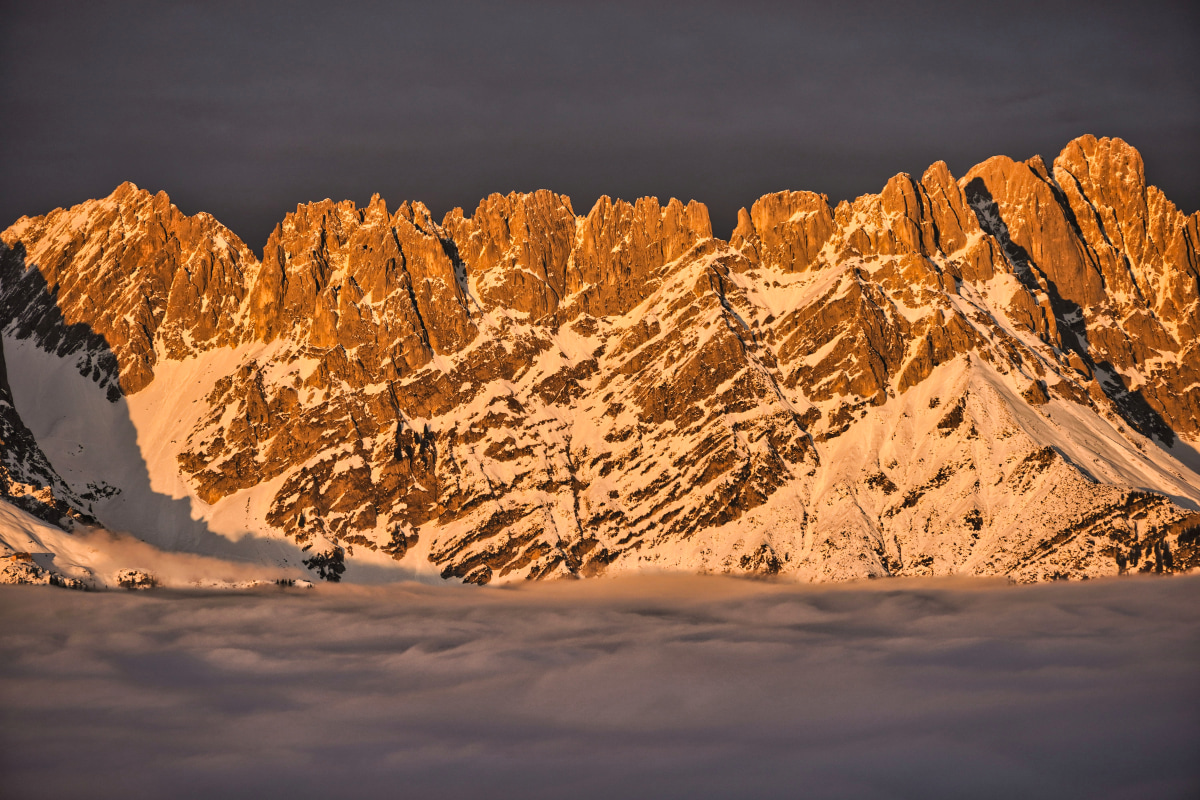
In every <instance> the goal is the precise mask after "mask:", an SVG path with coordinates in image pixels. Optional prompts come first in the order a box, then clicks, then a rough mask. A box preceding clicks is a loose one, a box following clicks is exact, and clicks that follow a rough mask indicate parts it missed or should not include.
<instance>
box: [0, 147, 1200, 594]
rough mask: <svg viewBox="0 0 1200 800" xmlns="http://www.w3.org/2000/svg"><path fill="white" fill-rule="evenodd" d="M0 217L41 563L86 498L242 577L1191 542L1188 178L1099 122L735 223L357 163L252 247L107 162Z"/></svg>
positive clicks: (1195, 486) (922, 561)
mask: <svg viewBox="0 0 1200 800" xmlns="http://www.w3.org/2000/svg"><path fill="white" fill-rule="evenodd" d="M2 238H3V246H2V249H0V325H2V327H3V335H4V338H3V352H4V358H5V365H6V369H7V387H9V388H10V389H11V399H10V400H4V399H3V398H0V422H2V423H3V424H4V425H5V426H6V427H5V428H4V436H5V454H4V468H5V470H7V471H6V472H5V473H4V482H3V483H4V491H5V493H6V494H7V498H0V503H3V502H8V501H11V502H13V503H17V504H19V505H21V508H22V509H24V511H25V512H29V513H32V514H36V515H37V516H38V517H40V518H41V519H42V520H43V521H49V522H52V523H58V524H59V525H60V526H61V527H62V528H65V529H67V530H74V531H76V533H72V534H67V533H61V534H55V535H53V536H51V535H39V536H38V537H36V538H37V543H36V544H35V543H32V540H31V539H29V534H20V533H16V532H14V531H17V529H18V528H20V525H16V524H15V523H12V524H10V523H7V522H5V523H3V524H2V525H0V529H2V530H0V537H2V539H3V542H4V543H5V544H6V545H7V546H8V548H9V550H11V551H15V552H22V553H23V552H30V550H29V548H39V547H40V548H42V549H43V550H44V551H45V553H47V554H59V553H61V554H62V556H61V557H59V556H56V557H55V558H54V559H49V560H48V559H46V558H43V560H47V561H48V563H49V561H53V562H54V563H56V564H57V563H63V564H66V563H78V562H79V559H78V558H76V559H75V560H74V561H72V557H71V556H70V554H69V553H68V550H69V548H70V547H71V543H72V542H73V541H74V539H72V536H94V535H95V534H94V533H92V534H83V533H79V532H82V531H84V530H90V529H91V528H90V526H94V525H100V526H103V527H104V528H106V529H108V530H112V531H120V532H128V533H129V534H131V535H132V537H135V538H136V539H139V540H142V541H144V542H146V543H148V544H150V545H153V546H154V547H155V548H157V550H156V552H159V551H161V552H162V553H163V554H164V556H165V555H168V554H170V553H173V552H178V553H188V554H195V555H200V556H206V557H212V558H215V559H220V560H222V561H224V562H227V563H239V562H240V563H243V564H246V565H248V566H247V569H249V568H250V566H249V565H257V566H258V567H260V568H262V569H260V571H259V572H258V573H255V574H256V575H260V576H266V578H264V579H269V578H270V577H271V576H284V575H290V576H293V577H295V576H298V575H302V574H309V573H310V572H311V573H316V574H317V575H320V576H321V577H333V578H336V577H338V576H339V575H341V574H343V570H344V574H345V576H346V577H347V578H350V579H358V580H388V579H394V578H400V577H423V576H427V577H429V578H436V577H438V576H440V577H442V578H450V579H461V580H465V581H468V582H473V583H487V582H494V581H510V580H516V579H525V578H543V577H558V576H570V575H576V576H591V575H599V574H608V575H612V574H618V573H622V572H628V571H640V570H647V569H650V570H656V569H667V570H682V571H702V572H732V573H757V574H783V575H788V576H793V577H795V578H798V579H801V580H839V579H848V578H856V577H874V576H884V575H923V574H972V575H1006V576H1010V577H1012V578H1015V579H1017V580H1021V581H1035V580H1043V579H1048V578H1061V577H1073V578H1074V577H1085V576H1099V575H1105V574H1115V573H1117V572H1122V571H1158V572H1164V571H1167V572H1169V571H1181V570H1187V569H1190V568H1191V567H1192V566H1194V565H1195V564H1196V563H1197V561H1198V557H1200V514H1198V513H1197V509H1200V473H1198V470H1200V452H1198V450H1197V442H1198V441H1200V350H1198V347H1200V344H1198V342H1200V269H1198V265H1200V244H1198V243H1200V215H1198V214H1192V215H1190V216H1186V215H1184V214H1182V213H1181V212H1179V211H1178V210H1177V209H1175V207H1174V206H1173V205H1171V204H1170V202H1169V201H1168V200H1167V199H1166V198H1165V197H1163V196H1162V194H1161V192H1159V191H1158V190H1157V189H1155V188H1154V187H1153V186H1148V185H1147V184H1146V183H1145V179H1144V175H1143V171H1142V164H1141V159H1140V156H1138V154H1137V152H1136V150H1134V149H1133V148H1131V147H1129V146H1128V145H1127V144H1125V143H1124V142H1121V141H1120V140H1117V139H1100V140H1097V139H1095V138H1093V137H1083V138H1081V139H1077V140H1075V141H1073V142H1071V143H1070V144H1069V145H1068V146H1067V147H1066V148H1065V149H1064V150H1063V152H1062V154H1060V156H1059V157H1058V158H1057V159H1056V160H1055V161H1054V163H1053V165H1047V164H1046V163H1045V162H1043V161H1042V159H1040V158H1038V157H1035V158H1033V159H1030V160H1029V161H1027V162H1014V161H1011V160H1009V159H1007V158H1003V157H997V158H994V159H990V160H989V161H987V162H984V163H983V164H981V165H979V166H977V167H975V168H973V169H972V170H970V171H969V172H968V174H967V176H966V177H964V178H962V179H961V180H957V181H956V180H955V179H954V178H953V177H952V176H951V175H950V173H949V171H948V170H947V169H946V167H945V165H944V164H940V163H939V164H935V165H934V166H932V167H930V169H929V170H928V171H927V172H926V173H925V175H924V176H922V177H921V178H920V180H917V179H914V178H912V177H909V176H907V175H898V176H896V177H895V178H893V179H892V180H891V181H889V182H888V185H887V186H886V187H885V188H884V190H883V192H881V193H880V194H878V195H865V196H863V197H860V198H858V199H857V200H855V201H854V202H853V203H842V204H840V205H838V206H837V207H836V208H831V207H830V206H829V204H828V203H827V201H826V199H825V198H824V197H823V196H821V195H815V194H812V193H807V192H781V193H777V194H773V195H767V196H765V197H763V198H761V199H760V200H759V201H758V202H756V203H755V204H754V206H753V208H752V209H750V210H749V211H744V212H743V213H742V215H741V216H740V219H739V223H738V226H737V229H736V230H735V231H734V232H733V235H732V236H731V238H730V239H729V240H728V241H725V240H722V239H717V238H714V237H713V236H712V231H711V227H710V225H709V222H708V215H707V211H706V209H705V208H704V207H703V206H702V205H700V204H698V203H694V202H693V203H689V204H688V205H686V206H685V205H683V204H681V203H679V202H678V201H675V200H672V201H671V202H670V203H669V204H667V205H666V206H665V207H664V206H661V205H660V204H659V203H658V201H657V200H655V199H653V198H643V199H642V200H639V201H637V202H636V203H634V204H632V205H631V204H628V203H624V202H622V201H615V202H614V201H611V200H609V199H608V198H601V200H600V201H598V202H597V204H596V205H595V206H594V207H593V208H592V209H591V210H590V211H589V212H588V213H587V214H586V215H584V216H577V215H576V214H575V212H574V210H573V209H572V207H571V204H570V200H569V199H568V198H566V197H562V196H559V195H555V194H552V193H550V192H537V193H533V194H513V195H509V196H507V197H501V196H499V195H493V196H492V197H489V198H487V199H486V200H484V201H483V202H482V203H481V204H480V205H479V207H478V208H477V209H476V210H475V212H474V213H473V214H472V215H471V216H469V217H468V216H466V215H465V214H464V213H463V212H462V211H461V210H458V209H456V210H455V211H453V212H451V213H450V214H449V215H447V216H446V218H445V219H444V220H443V221H442V222H441V223H437V222H434V221H433V220H432V219H431V218H430V216H429V213H428V211H427V210H426V209H425V208H424V206H422V205H420V204H419V203H418V204H408V203H405V204H403V205H402V206H401V207H400V209H399V210H397V211H396V212H395V213H389V212H388V210H387V209H386V207H385V205H384V203H383V201H382V200H380V199H378V198H375V199H373V200H372V202H371V203H370V205H369V206H368V207H366V208H362V209H359V208H356V207H355V206H354V205H353V204H351V203H348V202H343V203H332V202H329V201H323V202H320V203H313V204H308V205H303V206H299V207H297V210H296V212H295V213H293V214H289V215H288V216H287V218H286V219H285V220H284V221H283V222H282V223H281V224H280V225H279V226H278V227H277V229H276V230H275V232H274V233H273V234H272V235H271V238H270V240H269V241H268V243H267V245H266V248H265V250H264V256H263V259H262V260H261V261H260V260H259V259H258V258H256V257H255V256H254V254H253V253H252V252H251V251H250V250H249V249H248V248H247V247H246V246H245V245H244V244H243V243H241V242H240V241H239V240H238V239H237V237H236V236H234V234H232V233H231V232H230V231H228V230H227V229H225V228H224V227H223V226H221V225H220V224H219V223H218V222H216V220H214V219H212V218H211V217H210V216H208V215H206V214H199V215H196V216H194V217H187V216H185V215H183V214H182V213H181V212H179V210H178V209H177V208H175V207H174V206H173V205H171V204H170V201H169V199H168V198H167V197H166V195H164V194H162V193H159V194H158V195H151V194H149V193H147V192H144V191H142V190H139V189H137V188H136V187H134V186H132V185H131V184H125V185H123V186H121V187H119V188H118V189H117V191H116V192H114V194H113V195H111V196H110V197H108V198H105V199H104V200H99V201H89V202H87V203H83V204H81V205H79V206H76V207H74V208H72V209H69V210H59V211H54V212H51V213H50V214H48V215H46V216H44V217H38V218H22V219H21V220H19V221H17V222H16V223H15V224H14V225H13V226H12V227H10V228H9V229H8V230H6V231H5V232H4V233H3V236H2ZM8 396H9V395H7V394H6V395H5V397H8ZM18 434H19V435H18ZM0 510H3V511H4V513H5V516H4V519H6V520H7V519H10V518H11V519H15V518H16V517H15V516H14V514H18V513H21V512H15V511H14V512H13V514H9V513H8V507H7V506H0ZM22 519H24V517H22ZM22 524H24V523H22ZM26 527H28V525H26ZM43 527H45V526H43ZM47 530H48V529H47ZM22 536H25V537H26V538H24V539H22V538H21V537H22ZM89 541H90V540H89ZM64 548H66V549H64ZM31 557H32V556H31ZM130 566H132V565H130ZM104 569H108V567H103V568H101V569H100V571H101V572H103V571H104ZM64 574H65V573H64ZM96 574H97V575H98V574H99V573H96ZM247 574H248V573H247Z"/></svg>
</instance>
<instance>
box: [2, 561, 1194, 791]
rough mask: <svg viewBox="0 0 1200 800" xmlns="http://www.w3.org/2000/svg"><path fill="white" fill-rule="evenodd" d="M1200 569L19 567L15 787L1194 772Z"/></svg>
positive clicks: (6, 610)
mask: <svg viewBox="0 0 1200 800" xmlns="http://www.w3.org/2000/svg"><path fill="white" fill-rule="evenodd" d="M1198 600H1200V576H1188V577H1180V578H1172V579H1161V580H1143V579H1129V580H1113V581H1097V582H1091V583H1085V584H1072V585H1058V584H1055V585H1043V586H1033V587H1008V586H1003V585H1000V584H998V583H987V582H969V581H960V582H940V581H924V582H922V581H908V582H892V581H887V582H882V581H881V582H878V583H876V584H870V585H856V586H850V587H802V586H800V587H798V586H794V585H782V584H769V583H755V582H747V581H735V580H727V579H720V578H643V579H624V580H612V581H593V582H584V583H582V584H567V583H560V584H553V585H548V586H530V587H523V588H520V589H475V588H460V587H445V586H442V587H430V586H420V585H416V584H404V585H398V586H391V587H372V588H364V587H332V586H323V587H320V588H318V589H314V590H310V591H275V590H272V591H266V590H264V591H261V592H249V593H216V592H212V593H204V592H154V593H148V594H135V593H123V592H113V593H103V594H84V593H76V592H67V591H62V590H54V589H41V588H34V587H0V674H2V675H3V676H4V678H3V679H2V681H0V705H2V708H0V795H3V796H5V797H13V798H24V797H62V796H80V797H84V796H86V797H168V796H169V797H177V798H186V797H215V796H222V797H257V796H280V797H282V796H290V797H328V796H356V797H389V798H390V797H443V798H458V797H462V798H468V797H469V798H477V797H480V796H487V797H523V798H540V797H546V798H550V797H579V798H591V797H595V798H612V797H626V798H637V797H647V798H649V797H654V798H672V797H681V798H682V797H688V798H696V797H760V798H770V797H788V798H792V797H801V796H803V797H854V798H860V797H866V798H871V797H879V798H894V797H966V796H970V797H983V798H986V797H997V798H999V797H1004V798H1009V797H1024V798H1039V797H1046V798H1057V797H1068V796H1074V797H1100V798H1103V797H1108V798H1135V797H1192V796H1196V795H1198V794H1200V766H1197V762H1196V760H1195V755H1196V752H1197V747H1198V745H1200V681H1198V680H1197V675H1200V635H1198V634H1200V602H1197V601H1198Z"/></svg>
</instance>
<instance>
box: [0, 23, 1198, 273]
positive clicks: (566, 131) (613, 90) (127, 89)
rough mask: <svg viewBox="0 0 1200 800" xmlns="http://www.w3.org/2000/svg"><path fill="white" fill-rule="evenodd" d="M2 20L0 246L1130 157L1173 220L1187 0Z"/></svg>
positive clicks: (253, 238) (1191, 203)
mask: <svg viewBox="0 0 1200 800" xmlns="http://www.w3.org/2000/svg"><path fill="white" fill-rule="evenodd" d="M245 5H249V4H243V3H221V2H203V3H199V2H198V3H172V4H159V3H146V4H139V3H101V2H88V3H70V4H68V3H56V2H45V1H44V0H39V2H36V3H28V2H20V3H17V2H7V0H5V2H3V4H2V6H0V8H2V16H3V19H2V22H0V96H2V97H3V98H4V106H5V113H4V119H3V124H2V125H0V180H2V181H3V187H4V188H3V192H0V226H4V225H7V224H9V223H10V222H12V221H13V220H15V219H16V218H17V217H18V216H20V215H21V214H40V213H44V212H46V211H48V210H50V209H51V208H54V207H56V206H65V205H70V204H73V203H77V202H80V201H82V200H85V199H87V198H91V197H100V196H104V195H106V194H108V193H109V192H110V191H112V189H113V188H114V187H115V186H116V184H118V183H119V182H120V181H122V180H132V181H134V182H136V183H137V184H139V185H140V186H143V187H145V188H148V189H152V190H158V189H165V190H166V191H167V192H168V194H170V195H171V197H172V199H173V200H174V201H175V202H176V203H177V204H178V205H179V206H180V207H181V208H182V209H183V210H184V211H187V212H189V213H192V212H195V211H199V210H206V211H209V212H211V213H213V214H214V215H215V216H217V217H218V218H219V219H220V220H222V221H223V222H225V223H226V224H227V225H229V226H230V227H231V228H232V229H233V230H234V231H235V232H237V233H238V234H239V235H241V236H242V237H243V238H244V239H245V240H246V242H247V243H248V244H249V245H250V246H251V247H253V248H254V249H255V250H261V248H262V245H263V243H264V242H265V240H266V237H267V234H268V233H269V232H270V230H271V228H272V227H273V226H274V225H275V223H276V222H277V221H279V220H280V219H281V218H282V217H283V215H284V214H285V213H286V212H287V211H288V210H290V209H292V208H294V207H295V205H296V203H298V202H302V201H309V200H318V199H321V198H324V197H327V196H328V197H333V198H335V199H341V198H350V199H353V200H355V201H358V202H363V201H365V200H366V199H367V198H368V197H369V196H370V195H371V193H372V192H376V191H377V192H379V193H380V194H382V195H383V196H384V197H385V198H386V199H387V200H388V201H389V203H390V204H391V205H392V206H393V207H394V206H395V205H396V204H397V203H399V202H400V201H401V200H404V199H419V200H423V201H424V202H426V203H427V204H428V205H429V206H430V207H431V208H432V209H433V211H434V212H435V214H437V215H441V214H442V213H444V212H445V211H447V210H448V209H450V208H451V207H453V206H455V205H461V206H464V207H465V208H467V209H468V211H470V210H472V209H473V208H474V207H475V205H476V203H477V202H478V200H479V199H480V198H481V197H482V196H484V195H486V194H488V193H490V192H508V191H511V190H514V189H516V190H531V189H535V188H542V187H544V188H550V189H554V190H556V191H559V192H563V193H566V194H569V195H571V197H572V199H573V202H574V206H575V209H576V211H577V212H580V213H582V212H584V211H586V210H587V208H589V207H590V206H591V204H592V203H593V202H594V201H595V199H596V197H597V196H598V195H600V194H609V195H613V196H619V197H625V198H633V197H637V196H640V195H644V194H652V195H657V196H658V197H660V198H662V199H664V200H665V199H666V198H667V197H669V196H677V197H680V198H681V199H684V200H686V199H689V198H695V199H697V200H701V201H703V202H705V203H707V204H708V205H709V208H710V209H711V211H712V216H713V222H714V228H715V232H716V233H717V234H718V235H727V233H728V231H729V229H730V228H731V227H732V225H733V222H734V220H735V216H736V212H737V209H738V208H739V207H740V206H743V205H749V204H750V203H751V202H753V200H754V199H755V198H756V197H758V196H759V195H761V194H763V193H765V192H768V191H774V190H777V189H783V188H790V189H812V190H816V191H821V192H826V193H828V194H829V195H830V196H831V197H832V198H833V199H834V200H838V199H842V198H848V197H854V196H856V195H858V194H861V193H863V192H868V191H878V190H879V189H880V188H881V187H882V185H883V184H884V182H885V181H886V180H887V178H888V177H890V176H891V175H893V174H895V173H897V172H901V171H906V172H912V173H920V172H921V171H922V170H923V169H924V168H925V167H926V166H927V165H928V164H929V163H931V162H933V161H935V160H937V159H945V160H946V161H947V162H948V163H949V164H950V167H951V169H952V170H953V171H954V172H955V173H956V174H962V173H963V172H964V171H965V170H966V169H967V168H969V167H970V166H971V165H972V164H974V163H976V162H978V161H981V160H983V159H984V158H986V157H987V156H989V155H994V154H996V153H1006V154H1008V155H1011V156H1013V157H1015V158H1025V157H1028V156H1030V155H1032V154H1033V153H1042V154H1043V155H1045V156H1047V157H1048V158H1052V157H1053V156H1054V155H1055V154H1057V152H1058V151H1059V150H1060V149H1061V147H1062V146H1063V145H1064V144H1065V143H1066V142H1067V141H1068V140H1069V139H1071V138H1073V137H1075V136H1077V135H1080V134H1083V133H1094V134H1096V135H1109V136H1120V137H1122V138H1125V139H1126V140H1127V141H1129V142H1130V143H1132V144H1133V145H1135V146H1136V147H1138V148H1139V149H1140V150H1141V151H1142V154H1143V156H1144V157H1145V160H1146V171H1147V175H1148V178H1149V180H1150V181H1151V182H1152V183H1156V184H1158V185H1159V186H1161V187H1163V189H1164V190H1165V191H1166V192H1167V194H1168V196H1170V197H1171V198H1172V199H1173V200H1174V201H1175V202H1176V203H1177V204H1178V205H1180V206H1181V207H1182V208H1183V210H1184V211H1188V212H1190V211H1193V210H1195V209H1196V208H1197V207H1198V205H1200V151H1198V149H1197V146H1196V145H1197V142H1200V79H1198V78H1197V75H1200V46H1197V42H1198V41H1200V11H1198V9H1197V8H1196V4H1194V3H1190V2H1174V3H1165V2H1160V3H1152V2H1140V3H1136V4H1133V3H1124V4H1109V3H1103V2H1088V3H1053V2H1038V3H1029V4H999V3H994V4H988V6H987V7H986V8H983V9H978V8H974V6H975V5H977V4H971V3H965V2H955V3H947V4H944V5H941V6H938V5H937V4H934V3H920V4H917V3H913V4H911V6H905V5H903V4H901V3H898V2H888V3H837V2H825V3H819V4H817V3H813V4H806V3H798V2H797V3H783V2H781V3H764V2H746V1H745V0H742V2H738V3H733V2H730V3H721V4H717V3H647V2H631V3H623V2H618V3H600V2H588V3H566V2H518V3H503V4H501V3H493V2H465V3H452V2H435V1H434V0H425V1H424V2H421V3H419V4H412V5H405V4H402V3H362V4H350V3H344V2H330V0H322V1H321V2H306V1H296V0H293V2H288V3H255V4H253V7H250V8H247V7H244V6H245Z"/></svg>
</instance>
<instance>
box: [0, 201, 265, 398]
mask: <svg viewBox="0 0 1200 800" xmlns="http://www.w3.org/2000/svg"><path fill="white" fill-rule="evenodd" d="M2 238H3V242H4V246H5V247H4V252H3V255H2V259H3V260H2V261H0V281H2V282H3V285H4V299H3V303H4V305H3V311H2V313H3V319H4V322H5V327H6V328H9V329H11V330H12V331H13V332H15V333H16V335H17V336H18V337H20V338H27V337H29V336H36V337H37V339H38V340H39V342H41V343H42V344H43V346H45V347H46V348H48V349H52V350H54V351H55V352H57V353H58V355H60V356H65V355H68V354H72V353H75V352H77V351H80V350H84V351H87V352H90V353H93V354H95V360H94V361H93V362H91V363H90V364H89V367H88V368H89V369H90V370H91V371H92V373H93V375H94V376H95V377H96V379H97V380H98V381H99V382H101V384H102V385H106V386H111V387H113V389H114V391H115V390H116V388H117V386H118V382H119V387H120V391H123V392H125V393H127V394H128V393H133V392H137V391H139V390H141V389H142V388H144V387H145V386H147V385H148V384H149V383H150V382H151V381H152V380H153V379H154V365H155V363H156V362H157V361H158V358H159V356H160V352H161V355H163V356H165V357H168V358H183V357H185V356H187V355H190V354H193V353H196V352H201V351H204V350H208V349H211V348H214V347H222V346H228V345H230V344H232V343H234V342H236V341H238V339H239V338H240V335H241V332H240V330H239V326H238V324H237V321H236V320H235V317H236V313H237V311H238V309H239V308H240V306H241V304H242V301H243V298H245V296H246V293H247V288H248V286H249V284H250V282H251V281H252V280H253V278H254V276H255V274H256V273H257V270H258V260H257V259H256V258H255V257H254V255H253V253H251V252H250V250H249V249H248V248H247V247H246V246H245V245H244V244H243V243H242V241H241V240H240V239H238V238H237V237H236V236H234V235H233V233H231V232H230V231H229V230H228V229H227V228H225V227H224V226H223V225H221V224H220V223H218V222H217V221H216V220H215V219H213V218H212V217H211V216H209V215H208V214H197V215H195V216H193V217H188V216H186V215H184V214H183V213H181V212H180V211H179V209H178V208H176V207H175V206H174V205H172V204H171V201H170V200H169V199H168V198H167V196H166V194H164V193H162V192H159V193H158V194H156V195H152V194H150V193H149V192H146V191H143V190H141V189H138V188H137V187H136V186H134V185H133V184H131V183H124V184H122V185H121V186H119V187H117V190H116V191H115V192H113V193H112V194H111V195H110V196H109V197H107V198H105V199H104V200H101V201H93V202H89V203H83V204H81V205H78V206H75V207H74V208H70V209H58V210H56V211H52V212H50V213H49V214H47V215H46V216H44V217H37V218H34V219H30V218H28V217H25V218H22V219H20V220H18V221H17V222H16V223H15V224H14V225H13V226H12V227H10V228H9V229H8V230H6V231H4V233H3V235H2ZM31 265H36V267H37V268H36V269H33V270H31V269H29V266H31ZM156 344H161V348H156ZM114 356H115V359H114V358H113V357H114Z"/></svg>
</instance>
